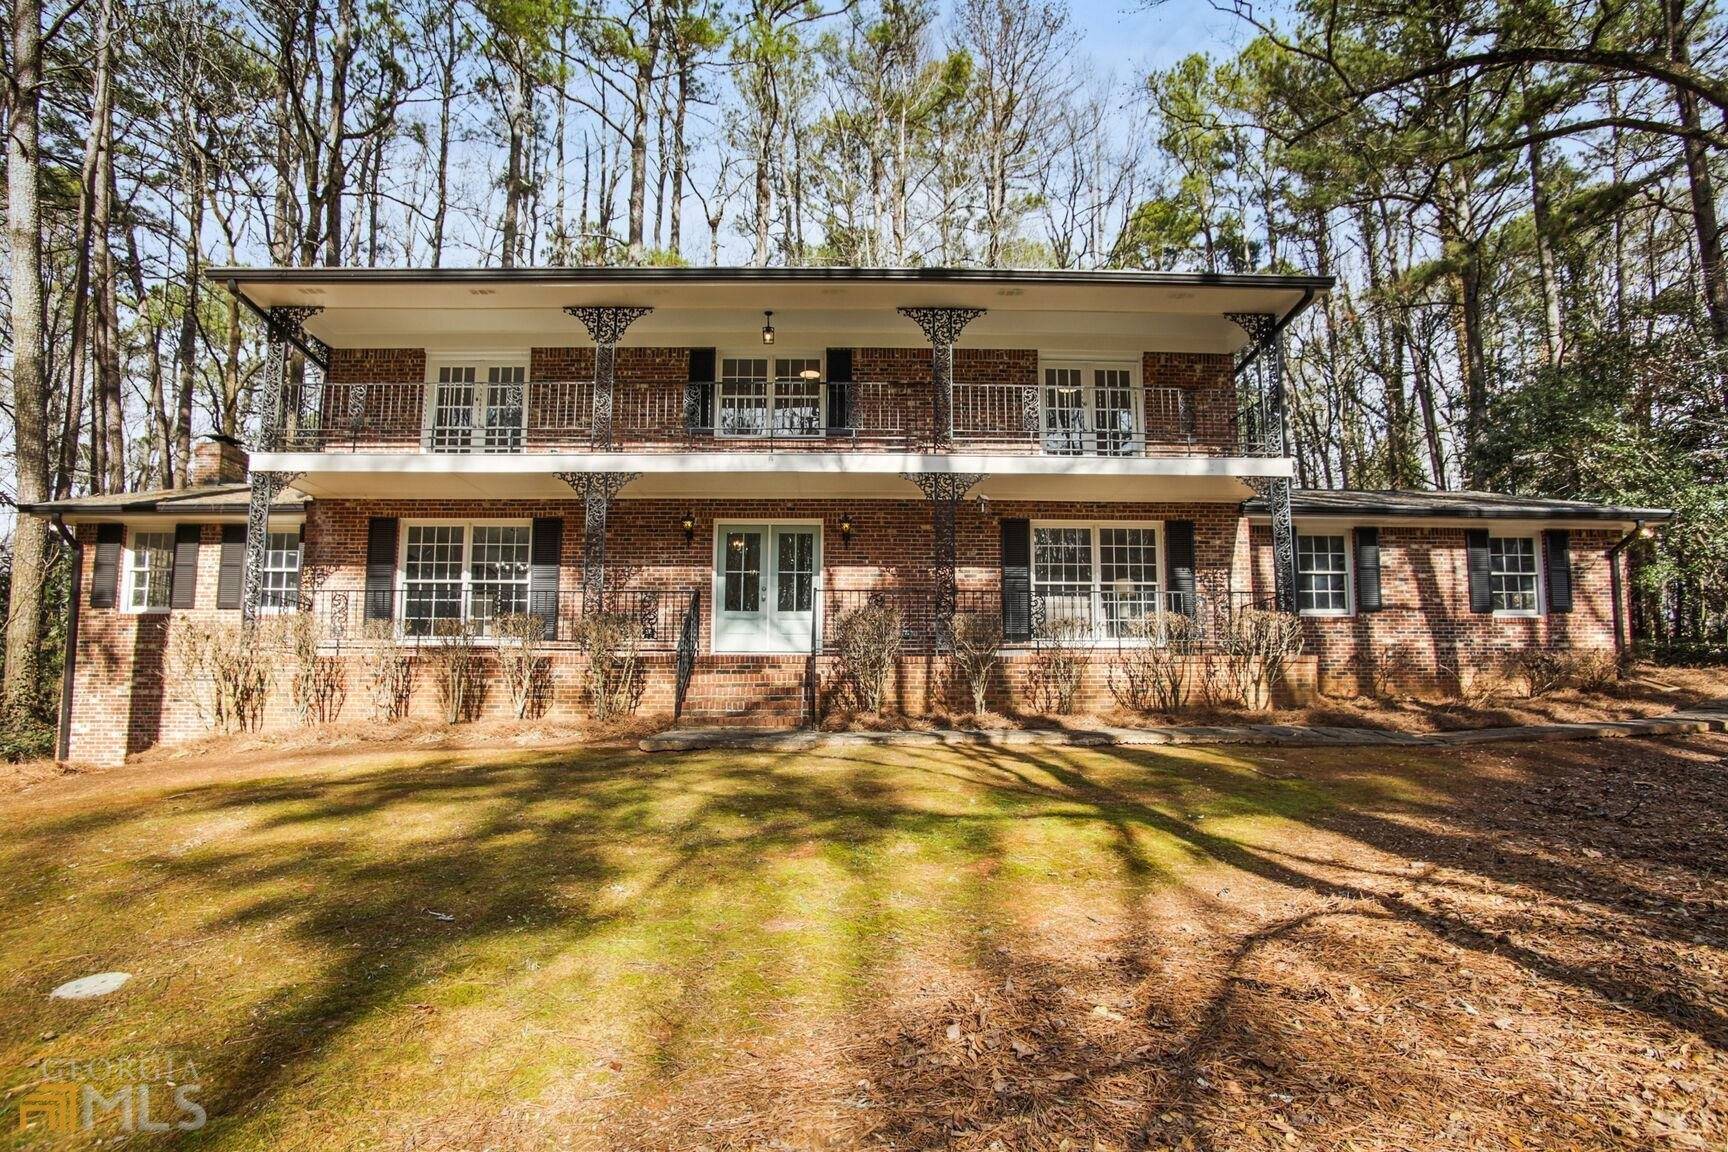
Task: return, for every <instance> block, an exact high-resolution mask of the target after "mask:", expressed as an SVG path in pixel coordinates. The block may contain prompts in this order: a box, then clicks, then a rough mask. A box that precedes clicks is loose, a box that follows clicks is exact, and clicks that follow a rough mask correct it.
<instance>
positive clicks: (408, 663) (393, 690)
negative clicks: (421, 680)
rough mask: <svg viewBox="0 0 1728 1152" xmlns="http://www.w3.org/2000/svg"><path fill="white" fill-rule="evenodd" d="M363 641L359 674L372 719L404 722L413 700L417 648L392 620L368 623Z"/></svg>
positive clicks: (365, 625)
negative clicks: (406, 638)
mask: <svg viewBox="0 0 1728 1152" xmlns="http://www.w3.org/2000/svg"><path fill="white" fill-rule="evenodd" d="M360 640H361V648H360V670H361V673H362V677H363V680H364V682H365V685H366V695H367V698H368V699H370V700H371V702H372V718H373V719H375V720H401V719H402V718H403V717H405V716H407V715H408V706H409V704H410V703H411V702H412V701H413V699H414V656H415V647H414V645H412V644H410V643H408V642H407V641H406V640H404V639H403V637H402V636H401V634H400V633H398V632H397V630H396V625H395V623H394V622H392V621H389V620H368V621H366V623H365V624H364V625H363V626H362V628H361V629H360Z"/></svg>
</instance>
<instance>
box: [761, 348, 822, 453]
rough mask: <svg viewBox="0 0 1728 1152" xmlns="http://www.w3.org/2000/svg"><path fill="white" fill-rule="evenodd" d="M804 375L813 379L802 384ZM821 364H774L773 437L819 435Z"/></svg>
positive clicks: (803, 361) (812, 362)
mask: <svg viewBox="0 0 1728 1152" xmlns="http://www.w3.org/2000/svg"><path fill="white" fill-rule="evenodd" d="M804 372H814V373H816V374H817V377H816V379H813V380H805V379H804V378H803V376H802V373H804ZM821 372H822V362H821V361H820V360H790V359H781V360H776V361H774V375H775V383H774V386H773V387H774V405H773V409H774V413H773V428H774V435H776V436H820V435H821V434H822V430H823V429H822V380H821Z"/></svg>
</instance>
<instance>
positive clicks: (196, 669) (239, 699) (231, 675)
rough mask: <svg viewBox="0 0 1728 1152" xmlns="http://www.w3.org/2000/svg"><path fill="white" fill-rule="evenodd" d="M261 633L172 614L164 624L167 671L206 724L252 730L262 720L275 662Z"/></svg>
mask: <svg viewBox="0 0 1728 1152" xmlns="http://www.w3.org/2000/svg"><path fill="white" fill-rule="evenodd" d="M270 647H271V645H270V644H269V643H268V640H267V638H266V637H265V636H263V635H260V634H258V633H257V632H254V633H251V634H248V633H247V631H246V629H245V628H244V627H243V626H242V625H241V624H240V622H238V621H226V620H222V621H215V620H203V619H199V618H197V617H189V616H177V617H175V618H174V620H173V622H172V623H171V624H170V625H169V639H168V648H169V652H170V653H171V656H170V673H171V675H172V677H173V683H174V685H175V688H174V691H176V692H178V693H180V694H181V695H182V697H183V698H184V699H186V700H187V701H188V702H189V703H190V704H191V705H192V706H193V710H194V711H195V712H197V714H198V717H199V719H200V720H202V721H203V722H204V724H205V726H206V727H208V728H211V729H213V730H215V731H218V732H246V731H256V730H257V729H258V728H259V727H260V726H261V725H262V724H263V720H264V705H265V702H266V701H267V700H268V699H269V697H270V688H271V683H272V680H273V672H274V668H275V661H274V659H273V653H272V652H271V651H270V650H269V649H270Z"/></svg>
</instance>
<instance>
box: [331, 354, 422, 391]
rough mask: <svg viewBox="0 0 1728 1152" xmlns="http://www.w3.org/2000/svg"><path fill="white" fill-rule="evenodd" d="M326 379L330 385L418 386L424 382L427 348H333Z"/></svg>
mask: <svg viewBox="0 0 1728 1152" xmlns="http://www.w3.org/2000/svg"><path fill="white" fill-rule="evenodd" d="M327 379H328V380H329V381H330V383H332V384H420V383H423V382H424V381H425V379H426V349H424V348H332V349H330V371H329V374H328V376H327Z"/></svg>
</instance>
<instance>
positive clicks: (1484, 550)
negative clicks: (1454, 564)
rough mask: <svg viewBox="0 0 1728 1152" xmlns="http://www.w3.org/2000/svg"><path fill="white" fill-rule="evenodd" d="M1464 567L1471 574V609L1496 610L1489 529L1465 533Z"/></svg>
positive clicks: (1475, 529)
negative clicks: (1490, 569) (1490, 573)
mask: <svg viewBox="0 0 1728 1152" xmlns="http://www.w3.org/2000/svg"><path fill="white" fill-rule="evenodd" d="M1464 568H1465V571H1467V572H1468V573H1469V574H1470V611H1472V612H1492V611H1494V596H1493V593H1492V592H1491V590H1490V587H1489V582H1488V529H1486V528H1473V529H1471V530H1470V531H1468V532H1466V533H1464Z"/></svg>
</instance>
